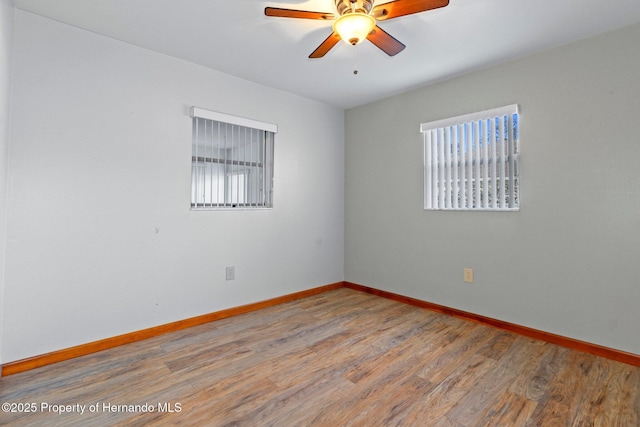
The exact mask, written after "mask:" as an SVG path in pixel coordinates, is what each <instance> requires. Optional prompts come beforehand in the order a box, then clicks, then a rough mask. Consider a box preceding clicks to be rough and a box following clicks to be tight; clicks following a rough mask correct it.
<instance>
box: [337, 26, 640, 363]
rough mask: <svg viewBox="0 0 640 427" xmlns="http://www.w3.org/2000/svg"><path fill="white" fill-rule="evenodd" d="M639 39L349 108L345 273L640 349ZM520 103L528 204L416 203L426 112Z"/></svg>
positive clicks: (629, 36)
mask: <svg viewBox="0 0 640 427" xmlns="http://www.w3.org/2000/svg"><path fill="white" fill-rule="evenodd" d="M638 46H640V25H635V26H631V27H627V28H624V29H621V30H618V31H615V32H611V33H607V34H604V35H600V36H597V37H593V38H590V39H585V40H582V41H579V42H576V43H573V44H571V45H567V46H564V47H561V48H557V49H554V50H550V51H546V52H542V53H539V54H536V55H534V56H530V57H527V58H524V59H521V60H517V61H514V62H510V63H507V64H503V65H500V66H496V67H493V68H489V69H485V70H482V71H478V72H475V73H472V74H469V75H465V76H462V77H459V78H455V79H452V80H449V81H445V82H442V83H440V84H436V85H433V86H430V87H426V88H422V89H420V90H416V91H413V92H409V93H405V94H403V95H400V96H396V97H393V98H389V99H386V100H383V101H380V102H376V103H373V104H369V105H365V106H362V107H359V108H354V109H352V110H349V111H347V113H346V119H345V120H346V124H345V127H346V174H345V181H346V184H345V185H346V189H345V200H346V206H345V211H346V216H345V228H346V237H345V279H346V280H347V281H351V282H355V283H359V284H363V285H368V286H372V287H375V288H380V289H384V290H388V291H391V292H396V293H400V294H404V295H408V296H411V297H416V298H419V299H423V300H426V301H431V302H434V303H438V304H443V305H446V306H450V307H454V308H457V309H461V310H466V311H470V312H473V313H477V314H481V315H485V316H489V317H493V318H497V319H501V320H504V321H508V322H514V323H517V324H520V325H524V326H529V327H533V328H537V329H541V330H544V331H548V332H552V333H556V334H560V335H564V336H568V337H572V338H576V339H580V340H585V341H589V342H593V343H597V344H600V345H604V346H609V347H612V348H616V349H620V350H624V351H629V352H633V353H637V354H638V353H640V317H639V316H638V312H639V310H640V274H639V273H638V269H637V268H638V267H637V266H638V260H639V259H640V178H639V177H638V173H639V172H640V168H639V167H638V164H639V162H640V137H639V135H640V133H639V132H638V119H639V118H640V83H639V82H640V80H639V76H640V50H639V48H638ZM430 60H437V59H430ZM513 103H517V104H519V105H520V107H521V133H520V136H521V150H522V156H521V211H520V212H517V213H510V212H505V213H500V212H498V213H492V212H439V211H424V210H423V208H422V206H423V175H422V174H423V163H422V155H423V154H422V153H423V148H422V139H421V134H420V133H419V125H420V123H421V122H427V121H431V120H436V119H441V118H446V117H451V116H456V115H460V114H464V113H470V112H473V111H478V110H483V109H488V108H493V107H499V106H503V105H508V104H513ZM464 267H470V268H473V269H474V270H475V283H474V284H472V285H469V284H465V283H463V275H462V272H463V268H464Z"/></svg>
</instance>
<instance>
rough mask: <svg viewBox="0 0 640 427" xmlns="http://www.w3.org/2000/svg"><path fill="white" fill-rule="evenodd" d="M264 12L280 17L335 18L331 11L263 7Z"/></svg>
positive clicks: (328, 19) (326, 19)
mask: <svg viewBox="0 0 640 427" xmlns="http://www.w3.org/2000/svg"><path fill="white" fill-rule="evenodd" d="M264 14H265V15H267V16H277V17H280V18H302V19H321V20H325V21H331V20H333V19H336V15H334V14H333V13H324V12H310V11H308V10H294V9H281V8H279V7H265V8H264Z"/></svg>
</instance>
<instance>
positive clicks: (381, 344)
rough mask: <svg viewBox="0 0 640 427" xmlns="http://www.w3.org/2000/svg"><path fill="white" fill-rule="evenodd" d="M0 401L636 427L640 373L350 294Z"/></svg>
mask: <svg viewBox="0 0 640 427" xmlns="http://www.w3.org/2000/svg"><path fill="white" fill-rule="evenodd" d="M0 402H10V403H16V404H17V403H21V404H27V403H35V404H36V405H37V411H36V412H35V413H0V424H2V425H10V426H29V425H34V426H45V425H46V426H72V425H78V426H110V425H140V426H142V425H145V426H147V425H162V426H164V425H181V426H185V425H186V426H189V425H197V426H330V427H335V426H350V425H353V426H396V425H397V426H437V427H444V426H456V427H471V426H545V427H547V426H551V427H555V426H606V427H611V426H614V427H615V426H620V427H630V426H639V425H640V368H638V367H633V366H630V365H626V364H623V363H619V362H614V361H610V360H607V359H603V358H600V357H596V356H592V355H589V354H584V353H580V352H576V351H573V350H568V349H566V348H563V347H559V346H556V345H553V344H548V343H545V342H541V341H536V340H533V339H530V338H525V337H522V336H518V335H514V334H512V333H509V332H505V331H501V330H498V329H493V328H491V327H488V326H483V325H480V324H477V323H473V322H468V321H464V320H460V319H457V318H453V317H449V316H446V315H442V314H437V313H433V312H430V311H427V310H424V309H421V308H416V307H413V306H409V305H405V304H402V303H399V302H395V301H391V300H388V299H384V298H380V297H377V296H373V295H369V294H365V293H361V292H357V291H354V290H350V289H339V290H335V291H331V292H326V293H323V294H320V295H316V296H313V297H309V298H305V299H301V300H297V301H294V302H291V303H287V304H282V305H278V306H275V307H270V308H267V309H263V310H260V311H257V312H253V313H248V314H243V315H240V316H236V317H232V318H228V319H225V320H220V321H217V322H213V323H209V324H205V325H201V326H197V327H194V328H191V329H187V330H183V331H178V332H174V333H171V334H167V335H163V336H159V337H156V338H153V339H149V340H146V341H141V342H137V343H133V344H128V345H126V346H122V347H118V348H114V349H111V350H107V351H103V352H100V353H96V354H92V355H88V356H84V357H81V358H77V359H74V360H68V361H65V362H61V363H58V364H54V365H50V366H46V367H42V368H38V369H34V370H32V371H27V372H23V373H19V374H15V375H11V376H8V377H4V378H1V379H0ZM43 403H46V404H49V405H55V404H64V405H85V407H86V409H85V413H84V414H77V413H70V414H62V415H59V414H56V413H50V412H43V411H41V409H42V406H41V405H42V404H43ZM145 403H147V404H149V405H151V406H153V407H154V408H155V411H154V412H146V413H145V412H134V413H131V412H113V411H112V412H109V411H107V410H106V409H105V406H104V405H106V406H109V405H111V406H110V407H113V405H143V404H145ZM159 403H160V404H166V405H168V407H170V408H172V409H173V410H177V409H180V412H167V411H165V412H160V411H159V410H158V404H159ZM96 404H97V405H99V406H94V409H96V408H97V410H96V411H95V412H89V408H90V407H91V405H96ZM178 404H179V405H178ZM52 407H53V406H52ZM138 409H141V408H138ZM165 409H166V408H165Z"/></svg>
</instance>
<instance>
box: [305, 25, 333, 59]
mask: <svg viewBox="0 0 640 427" xmlns="http://www.w3.org/2000/svg"><path fill="white" fill-rule="evenodd" d="M339 41H340V35H339V34H338V33H336V32H335V31H334V32H333V33H331V35H330V36H329V37H327V38H326V39H325V41H323V42H322V43H321V44H320V46H318V47H317V49H316V50H314V51H313V52H311V55H309V58H322V57H323V56H325V55H326V54H327V52H329V51H330V50H331V48H332V47H334V46H335V45H336V44H337V43H338V42H339Z"/></svg>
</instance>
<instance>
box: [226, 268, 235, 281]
mask: <svg viewBox="0 0 640 427" xmlns="http://www.w3.org/2000/svg"><path fill="white" fill-rule="evenodd" d="M226 274H227V276H226V278H227V280H234V279H235V278H236V268H235V267H227V270H226Z"/></svg>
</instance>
